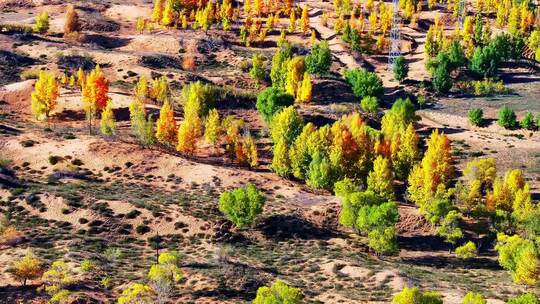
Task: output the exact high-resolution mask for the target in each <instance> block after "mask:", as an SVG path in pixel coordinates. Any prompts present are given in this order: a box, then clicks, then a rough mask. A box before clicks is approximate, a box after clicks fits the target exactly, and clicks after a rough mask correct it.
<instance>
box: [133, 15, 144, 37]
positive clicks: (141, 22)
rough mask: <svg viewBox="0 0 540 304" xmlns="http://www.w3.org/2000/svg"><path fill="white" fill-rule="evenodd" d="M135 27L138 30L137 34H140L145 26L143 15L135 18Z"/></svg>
mask: <svg viewBox="0 0 540 304" xmlns="http://www.w3.org/2000/svg"><path fill="white" fill-rule="evenodd" d="M135 28H136V29H137V31H138V32H139V34H142V33H143V32H144V29H145V28H146V20H145V19H144V18H143V17H139V18H137V21H136V22H135Z"/></svg>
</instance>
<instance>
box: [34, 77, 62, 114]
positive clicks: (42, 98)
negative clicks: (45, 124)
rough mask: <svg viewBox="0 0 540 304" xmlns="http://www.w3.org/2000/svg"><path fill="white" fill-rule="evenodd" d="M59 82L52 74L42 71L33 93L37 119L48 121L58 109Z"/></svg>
mask: <svg viewBox="0 0 540 304" xmlns="http://www.w3.org/2000/svg"><path fill="white" fill-rule="evenodd" d="M58 95H59V94H58V82H57V80H56V77H55V76H54V74H53V73H52V72H49V71H40V72H39V78H38V80H37V81H36V85H35V88H34V92H32V113H33V114H34V117H35V118H36V119H39V120H41V119H46V120H48V119H49V117H50V116H51V112H52V111H53V110H54V109H55V108H56V104H57V99H58Z"/></svg>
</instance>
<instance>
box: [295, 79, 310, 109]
mask: <svg viewBox="0 0 540 304" xmlns="http://www.w3.org/2000/svg"><path fill="white" fill-rule="evenodd" d="M311 91H312V88H311V75H310V74H309V73H308V72H305V73H304V78H303V79H302V84H301V85H300V87H299V88H298V93H297V95H296V98H297V100H298V101H301V102H305V103H308V102H311Z"/></svg>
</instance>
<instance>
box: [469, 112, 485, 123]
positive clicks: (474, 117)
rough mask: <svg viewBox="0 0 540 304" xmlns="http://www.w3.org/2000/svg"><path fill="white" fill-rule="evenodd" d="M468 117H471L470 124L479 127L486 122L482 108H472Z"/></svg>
mask: <svg viewBox="0 0 540 304" xmlns="http://www.w3.org/2000/svg"><path fill="white" fill-rule="evenodd" d="M468 116H469V122H470V123H471V124H472V125H475V126H479V125H481V124H482V121H483V120H484V119H483V116H484V111H482V109H480V108H472V109H470V110H469V113H468Z"/></svg>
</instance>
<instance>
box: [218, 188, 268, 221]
mask: <svg viewBox="0 0 540 304" xmlns="http://www.w3.org/2000/svg"><path fill="white" fill-rule="evenodd" d="M265 201H266V197H265V196H264V194H263V193H262V192H261V191H259V190H258V189H257V187H255V186H254V185H253V184H247V185H246V186H245V187H241V188H237V189H235V190H233V191H229V192H224V193H222V194H221V195H220V197H219V211H221V213H223V214H224V215H225V216H226V217H227V219H228V220H229V221H231V222H232V223H233V224H234V225H235V226H236V227H237V228H240V229H242V228H244V227H246V226H251V225H252V224H253V222H254V221H255V219H256V218H257V216H258V215H259V214H261V213H262V210H263V206H264V203H265Z"/></svg>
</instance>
